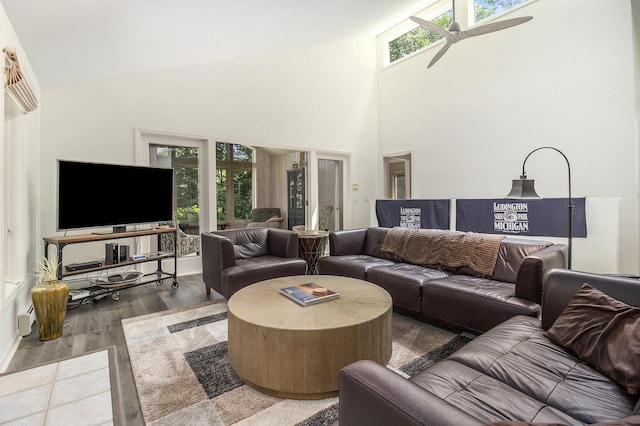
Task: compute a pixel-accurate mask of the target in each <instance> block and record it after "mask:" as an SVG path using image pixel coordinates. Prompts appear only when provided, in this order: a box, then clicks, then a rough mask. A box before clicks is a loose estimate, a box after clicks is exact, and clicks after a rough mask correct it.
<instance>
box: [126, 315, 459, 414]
mask: <svg viewBox="0 0 640 426" xmlns="http://www.w3.org/2000/svg"><path fill="white" fill-rule="evenodd" d="M122 328H123V330H124V336H125V340H126V343H127V349H128V351H129V358H130V360H131V367H132V370H133V375H134V379H135V383H136V388H137V391H138V396H139V399H140V406H141V407H142V413H143V416H144V419H145V421H146V423H147V424H148V425H151V426H164V425H190V426H192V425H261V426H264V425H278V426H283V425H304V426H311V425H314V426H315V425H328V424H331V423H333V422H334V421H336V420H337V419H338V408H339V407H338V398H337V397H335V398H327V399H322V400H316V401H298V400H291V399H281V398H276V397H273V396H269V395H265V394H262V393H260V392H258V391H256V390H254V389H252V388H251V387H249V386H247V385H245V384H244V383H243V382H242V381H241V380H240V379H239V378H238V376H236V374H235V373H234V371H233V370H232V369H231V367H230V366H229V363H228V360H227V305H226V303H225V302H218V303H206V304H203V305H198V306H195V307H191V308H187V309H179V310H172V311H165V312H160V313H155V314H149V315H144V316H140V317H135V318H128V319H124V320H122ZM470 339H471V336H468V335H465V334H460V335H458V334H455V333H453V332H451V331H447V330H443V329H441V328H438V327H435V326H432V325H430V324H427V323H424V322H421V321H418V320H416V319H413V318H410V317H406V316H402V315H399V314H395V313H394V314H393V354H392V356H391V360H390V361H389V365H388V366H387V367H388V368H390V369H392V370H394V371H396V372H397V373H398V374H401V375H403V376H405V377H410V376H412V375H414V374H416V373H418V372H420V371H422V370H424V369H425V368H427V367H429V366H430V365H432V364H433V363H434V362H437V361H439V360H441V359H444V358H446V357H447V356H448V355H449V354H451V353H453V352H454V351H456V350H457V349H459V348H460V347H462V346H463V345H464V344H466V343H467V342H468V341H469V340H470Z"/></svg>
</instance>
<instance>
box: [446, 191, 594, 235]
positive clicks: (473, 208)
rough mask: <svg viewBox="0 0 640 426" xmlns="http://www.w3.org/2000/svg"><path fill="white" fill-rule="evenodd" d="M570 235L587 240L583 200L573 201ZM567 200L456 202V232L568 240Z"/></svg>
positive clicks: (477, 200) (467, 200) (497, 199)
mask: <svg viewBox="0 0 640 426" xmlns="http://www.w3.org/2000/svg"><path fill="white" fill-rule="evenodd" d="M572 204H573V206H574V209H573V236H574V237H578V238H586V237H587V221H586V213H585V207H584V206H585V198H573V199H572ZM568 206H569V200H568V199H567V198H541V199H536V200H512V199H505V198H496V199H461V200H456V229H457V230H458V231H467V232H479V233H484V234H504V235H522V236H527V235H528V236H540V237H567V236H568V230H569V208H568Z"/></svg>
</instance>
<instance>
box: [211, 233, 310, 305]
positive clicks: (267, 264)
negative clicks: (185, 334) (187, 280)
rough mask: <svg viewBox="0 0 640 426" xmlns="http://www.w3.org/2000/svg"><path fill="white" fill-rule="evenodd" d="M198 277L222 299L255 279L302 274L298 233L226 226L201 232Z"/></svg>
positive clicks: (304, 264) (303, 270) (304, 269)
mask: <svg viewBox="0 0 640 426" xmlns="http://www.w3.org/2000/svg"><path fill="white" fill-rule="evenodd" d="M201 241H202V256H201V258H202V278H203V280H204V283H205V285H206V290H207V294H210V293H211V289H214V290H215V291H216V292H218V293H220V294H221V295H222V296H224V297H225V298H227V299H228V298H230V297H231V296H232V295H233V293H235V292H236V291H238V290H240V289H241V288H243V287H246V286H248V285H250V284H253V283H256V282H258V281H263V280H268V279H271V278H278V277H286V276H291V275H304V274H305V272H306V268H307V262H305V261H304V260H303V259H300V258H299V257H298V235H297V234H296V233H294V232H291V231H288V230H284V229H275V228H243V229H229V230H224V231H216V232H204V233H203V234H202V239H201Z"/></svg>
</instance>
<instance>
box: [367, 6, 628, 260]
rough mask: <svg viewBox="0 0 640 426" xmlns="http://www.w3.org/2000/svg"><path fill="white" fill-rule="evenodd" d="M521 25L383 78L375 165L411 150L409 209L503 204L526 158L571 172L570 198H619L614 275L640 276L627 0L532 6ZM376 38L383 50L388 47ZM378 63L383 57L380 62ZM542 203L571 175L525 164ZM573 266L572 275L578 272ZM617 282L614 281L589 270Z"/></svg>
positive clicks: (563, 189)
mask: <svg viewBox="0 0 640 426" xmlns="http://www.w3.org/2000/svg"><path fill="white" fill-rule="evenodd" d="M525 15H531V16H533V17H534V19H533V20H532V21H530V22H528V23H525V24H523V25H520V26H518V27H514V28H511V29H507V30H504V31H501V32H496V33H492V34H487V35H483V36H480V37H475V38H471V39H466V40H463V41H461V42H459V43H457V44H455V45H454V46H453V47H452V48H451V49H450V50H449V51H448V52H447V53H446V54H445V55H444V56H443V57H442V59H440V61H439V62H437V63H436V64H435V65H434V66H433V67H431V68H429V69H427V64H428V63H429V61H430V60H431V58H432V57H433V55H434V54H435V53H436V52H437V51H438V50H439V49H440V47H441V44H438V45H437V46H434V47H433V48H431V49H427V50H426V51H425V52H423V53H420V54H417V55H415V56H414V57H412V58H409V59H407V60H404V61H402V62H400V63H398V64H397V65H394V66H390V67H388V68H386V69H382V67H381V65H380V57H379V59H378V61H379V62H378V69H379V92H378V104H379V150H380V158H379V160H378V164H379V167H378V170H379V173H378V175H379V180H378V187H379V188H382V187H383V182H382V158H381V156H382V155H385V154H387V153H394V152H402V151H411V152H412V163H413V166H414V167H413V176H412V187H413V188H412V195H413V197H414V198H485V197H486V198H494V197H500V196H503V195H505V194H506V193H507V192H508V191H509V189H510V184H511V179H515V178H518V176H519V174H520V172H521V168H522V162H523V160H524V158H525V156H526V155H527V153H529V152H530V151H531V150H533V149H534V148H537V147H539V146H544V145H551V146H554V147H556V148H558V149H560V150H562V151H563V152H564V153H565V154H566V155H567V157H568V158H569V160H570V162H571V172H572V180H573V195H574V196H576V197H580V196H588V197H613V198H617V197H619V198H620V205H619V208H620V218H619V226H618V227H615V225H614V226H612V227H611V229H610V232H612V233H618V234H619V271H618V272H624V273H637V272H638V258H639V251H638V195H637V194H638V152H637V146H638V140H637V134H636V124H635V119H636V111H635V83H634V57H633V52H634V51H633V43H632V33H633V31H632V30H633V28H632V21H631V6H630V1H629V0H624V1H622V0H620V1H615V2H607V6H606V8H605V9H603V3H602V2H601V1H599V0H565V1H561V2H559V1H552V0H538V1H536V2H532V3H531V4H528V5H526V6H524V7H522V8H519V9H517V10H516V11H515V12H513V13H511V14H507V15H505V16H504V17H503V18H501V19H507V18H512V17H516V16H525ZM385 36H387V34H383V35H381V36H380V37H379V39H382V38H384V37H385ZM379 54H380V52H379ZM527 174H528V176H529V178H533V179H535V180H536V189H537V191H538V193H539V194H541V195H542V196H547V197H566V196H567V167H566V163H565V162H564V159H563V158H562V157H561V156H560V155H558V154H557V153H556V152H553V151H551V150H543V151H540V152H537V153H536V154H534V155H533V156H532V157H531V158H530V159H529V160H528V161H527ZM578 261H579V260H578V259H574V265H575V264H576V262H578ZM595 272H616V271H595Z"/></svg>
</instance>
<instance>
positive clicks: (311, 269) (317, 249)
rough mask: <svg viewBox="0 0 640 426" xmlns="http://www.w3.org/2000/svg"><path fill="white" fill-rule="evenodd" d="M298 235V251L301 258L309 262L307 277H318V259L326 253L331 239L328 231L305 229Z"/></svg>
mask: <svg viewBox="0 0 640 426" xmlns="http://www.w3.org/2000/svg"><path fill="white" fill-rule="evenodd" d="M296 232H297V233H298V251H299V254H300V257H301V258H302V259H304V260H306V261H307V275H318V259H320V256H322V254H323V253H324V249H325V247H326V246H327V240H328V239H329V232H328V231H316V230H312V229H303V230H300V231H296Z"/></svg>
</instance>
